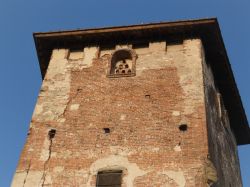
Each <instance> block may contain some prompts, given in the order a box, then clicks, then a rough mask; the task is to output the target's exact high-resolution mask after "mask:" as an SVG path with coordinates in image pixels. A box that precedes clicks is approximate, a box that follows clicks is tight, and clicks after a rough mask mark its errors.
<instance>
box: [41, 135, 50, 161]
mask: <svg viewBox="0 0 250 187" xmlns="http://www.w3.org/2000/svg"><path fill="white" fill-rule="evenodd" d="M49 148H50V140H49V139H48V138H45V139H44V142H43V147H42V151H41V154H40V158H39V160H41V161H46V160H47V159H48V158H49V154H50V150H49Z"/></svg>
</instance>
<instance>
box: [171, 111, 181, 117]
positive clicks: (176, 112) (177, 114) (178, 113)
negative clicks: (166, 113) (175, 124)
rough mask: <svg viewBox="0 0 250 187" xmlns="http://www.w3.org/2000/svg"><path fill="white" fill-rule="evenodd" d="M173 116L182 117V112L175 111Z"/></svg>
mask: <svg viewBox="0 0 250 187" xmlns="http://www.w3.org/2000/svg"><path fill="white" fill-rule="evenodd" d="M172 115H173V116H180V115H181V112H180V111H173V113H172Z"/></svg>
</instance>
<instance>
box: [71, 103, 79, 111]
mask: <svg viewBox="0 0 250 187" xmlns="http://www.w3.org/2000/svg"><path fill="white" fill-rule="evenodd" d="M79 106H80V104H72V105H70V108H69V109H70V110H71V111H72V110H78V109H79Z"/></svg>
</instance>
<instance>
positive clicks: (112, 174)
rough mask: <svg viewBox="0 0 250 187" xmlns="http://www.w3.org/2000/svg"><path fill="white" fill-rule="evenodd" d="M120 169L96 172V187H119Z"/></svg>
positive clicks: (120, 179)
mask: <svg viewBox="0 0 250 187" xmlns="http://www.w3.org/2000/svg"><path fill="white" fill-rule="evenodd" d="M121 181H122V171H121V170H118V171H102V172H98V174H97V179H96V187H104V186H105V187H121Z"/></svg>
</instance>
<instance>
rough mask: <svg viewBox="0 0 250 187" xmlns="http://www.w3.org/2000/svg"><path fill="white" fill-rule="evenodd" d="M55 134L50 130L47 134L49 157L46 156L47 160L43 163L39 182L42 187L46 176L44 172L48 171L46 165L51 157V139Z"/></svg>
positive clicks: (54, 131)
mask: <svg viewBox="0 0 250 187" xmlns="http://www.w3.org/2000/svg"><path fill="white" fill-rule="evenodd" d="M55 134H56V130H55V129H51V130H50V131H49V133H48V137H49V141H50V144H49V155H48V158H47V160H46V161H45V162H44V165H43V175H42V178H41V182H40V183H41V186H42V187H43V186H44V183H45V179H46V175H47V172H46V171H47V169H48V168H47V165H48V162H49V160H50V157H51V152H52V144H53V138H54V137H55Z"/></svg>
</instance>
